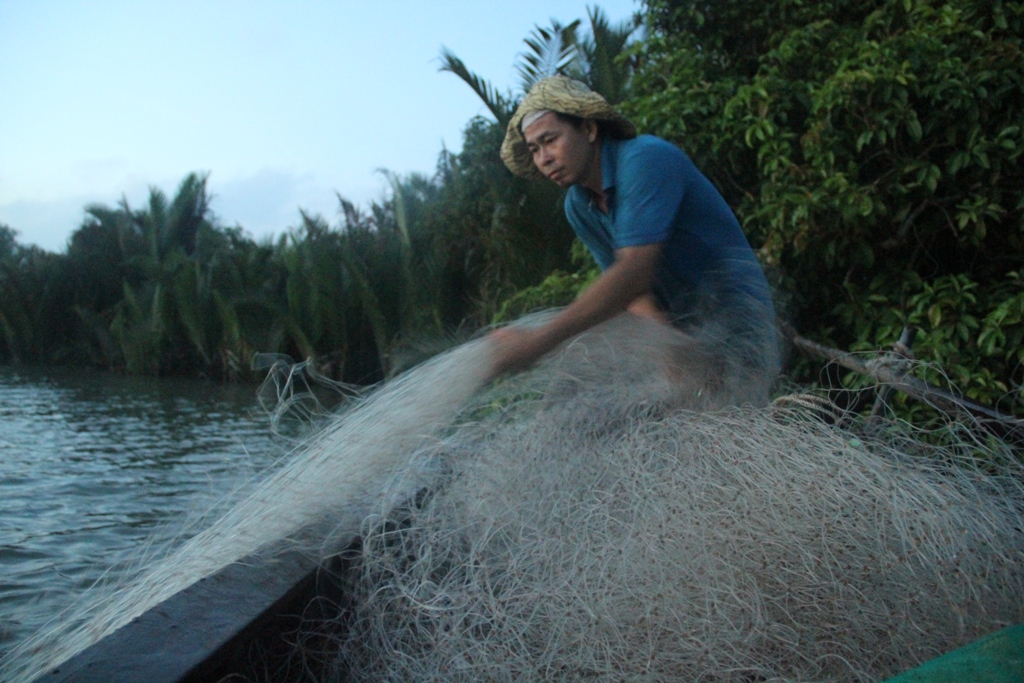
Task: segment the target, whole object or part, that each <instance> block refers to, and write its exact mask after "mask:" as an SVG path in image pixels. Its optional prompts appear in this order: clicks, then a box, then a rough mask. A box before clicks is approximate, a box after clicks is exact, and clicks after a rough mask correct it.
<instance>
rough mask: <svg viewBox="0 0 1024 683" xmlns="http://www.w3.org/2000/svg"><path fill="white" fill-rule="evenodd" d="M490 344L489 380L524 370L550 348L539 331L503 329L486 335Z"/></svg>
mask: <svg viewBox="0 0 1024 683" xmlns="http://www.w3.org/2000/svg"><path fill="white" fill-rule="evenodd" d="M487 341H488V342H490V344H491V353H492V355H491V374H490V376H491V379H494V378H496V377H498V376H499V375H503V374H505V373H506V372H519V371H521V370H526V369H527V368H529V367H530V366H531V365H533V364H534V363H536V362H537V360H538V359H539V358H540V357H541V356H543V355H544V354H545V353H547V352H548V351H550V350H551V347H550V346H549V345H548V344H546V343H545V342H544V339H543V335H542V334H541V333H540V331H539V330H524V329H515V328H511V327H505V328H502V329H500V330H495V331H494V332H491V333H490V334H489V335H487Z"/></svg>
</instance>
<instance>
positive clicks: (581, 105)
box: [501, 76, 636, 179]
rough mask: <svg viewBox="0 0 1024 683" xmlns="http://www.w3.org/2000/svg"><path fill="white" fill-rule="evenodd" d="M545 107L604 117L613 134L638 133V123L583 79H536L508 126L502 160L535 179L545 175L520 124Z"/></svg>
mask: <svg viewBox="0 0 1024 683" xmlns="http://www.w3.org/2000/svg"><path fill="white" fill-rule="evenodd" d="M545 110H547V111H553V112H558V113H560V114H569V115H570V116H578V117H579V118H581V119H594V120H595V121H600V122H601V123H602V124H603V128H604V130H605V131H606V132H607V133H608V135H610V136H611V137H613V138H622V139H626V138H633V137H636V126H634V125H633V124H632V123H630V122H629V119H627V118H626V117H624V116H623V115H622V114H620V113H619V112H618V111H616V109H615V107H613V106H612V105H610V104H608V101H607V100H606V99H604V98H603V97H601V96H600V95H598V94H597V93H596V92H594V91H593V90H591V89H590V88H588V87H587V86H585V85H583V84H582V83H580V82H579V81H574V80H573V79H571V78H567V77H566V76H551V77H550V78H545V79H544V80H541V81H537V82H536V83H534V85H533V87H532V88H530V92H528V93H527V94H526V97H524V98H523V101H522V102H520V103H519V107H518V108H517V109H516V113H515V114H513V116H512V120H511V121H509V122H508V128H507V129H506V130H505V141H504V142H503V143H501V160H502V161H504V162H505V165H506V166H508V169H509V170H510V171H512V172H513V173H515V174H516V175H519V176H523V177H525V178H534V179H540V178H543V177H544V174H543V173H541V172H540V171H539V170H538V169H537V167H536V166H535V165H534V163H533V155H531V154H530V150H528V149H527V148H526V138H525V137H523V131H521V130H520V129H519V127H520V125H521V124H522V121H523V117H524V116H526V115H528V114H530V113H532V112H536V111H545Z"/></svg>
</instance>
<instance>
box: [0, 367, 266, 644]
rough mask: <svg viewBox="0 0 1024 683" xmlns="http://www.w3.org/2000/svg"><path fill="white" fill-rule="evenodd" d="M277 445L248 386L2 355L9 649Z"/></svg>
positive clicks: (0, 617) (1, 593)
mask: <svg viewBox="0 0 1024 683" xmlns="http://www.w3.org/2000/svg"><path fill="white" fill-rule="evenodd" d="M281 452H283V446H282V444H280V443H276V442H275V440H274V439H273V438H272V436H271V434H270V427H269V420H268V418H267V417H266V416H265V415H264V414H263V413H262V412H261V411H260V410H259V409H258V407H257V403H256V399H255V388H254V387H252V386H221V385H217V384H213V383H210V382H204V381H198V380H196V381H192V380H188V381H181V380H165V379H161V380H157V379H152V378H144V379H140V378H130V377H119V376H116V375H110V374H105V373H99V372H86V371H81V370H62V369H48V370H42V369H22V368H9V367H6V368H5V367H0V657H2V655H3V654H4V653H5V652H7V651H8V650H9V649H10V648H11V647H12V645H13V644H14V643H16V642H18V641H20V640H21V639H23V638H24V637H26V636H28V635H30V634H31V633H33V632H34V631H36V630H37V629H38V628H40V627H41V626H42V625H43V624H45V623H46V622H47V621H49V620H51V619H53V618H55V617H56V616H57V615H58V614H59V612H60V610H61V609H63V608H64V607H65V606H67V605H69V604H70V603H71V602H72V600H73V599H74V597H75V596H77V595H80V594H81V593H82V592H83V591H84V590H85V589H86V588H87V587H88V586H90V585H92V584H93V583H94V582H96V581H97V580H98V579H100V578H101V577H104V572H106V571H107V570H108V568H109V567H111V566H112V565H113V564H114V563H117V562H123V561H126V560H131V559H132V558H139V557H141V556H142V554H143V552H144V551H146V549H148V552H149V553H152V552H158V551H159V545H160V544H161V543H165V542H166V541H161V540H159V539H161V538H165V539H166V538H170V537H172V536H173V535H174V533H173V530H174V529H175V528H180V527H181V526H182V523H183V520H185V519H186V518H188V517H190V516H193V517H194V516H195V515H196V514H198V513H201V512H202V511H203V510H204V509H208V508H209V507H210V506H211V505H213V504H214V503H215V502H216V501H217V500H219V499H222V498H223V497H224V496H225V494H226V493H227V492H229V491H230V490H231V489H233V488H234V487H236V486H237V485H239V484H240V483H242V482H243V481H245V480H247V479H249V478H251V477H252V476H254V475H255V474H256V473H258V472H259V471H261V470H263V469H265V468H267V467H268V466H269V465H271V464H272V463H273V460H274V458H275V457H276V456H277V455H278V454H280V453H281ZM154 539H157V540H154ZM110 578H112V579H114V580H116V578H117V577H116V572H115V574H114V575H113V576H111V575H110V574H108V575H107V576H105V577H104V580H106V579H110Z"/></svg>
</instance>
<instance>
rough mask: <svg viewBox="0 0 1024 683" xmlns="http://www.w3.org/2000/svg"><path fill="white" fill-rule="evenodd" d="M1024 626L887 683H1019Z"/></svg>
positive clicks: (1022, 669)
mask: <svg viewBox="0 0 1024 683" xmlns="http://www.w3.org/2000/svg"><path fill="white" fill-rule="evenodd" d="M1022 682H1024V624H1019V625H1017V626H1010V627H1009V628H1004V629H1003V630H1002V631H996V632H995V633H993V634H991V635H989V636H985V637H984V638H982V639H981V640H977V641H975V642H973V643H971V644H970V645H966V646H964V647H962V648H960V649H959V650H953V651H952V652H950V653H949V654H945V655H943V656H941V657H939V658H937V659H933V660H931V661H930V662H925V663H924V664H922V665H921V666H919V667H917V668H916V669H911V670H910V671H907V672H904V673H902V674H900V675H899V676H896V677H895V678H890V679H889V680H888V681H886V683H1022Z"/></svg>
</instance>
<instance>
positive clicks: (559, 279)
mask: <svg viewBox="0 0 1024 683" xmlns="http://www.w3.org/2000/svg"><path fill="white" fill-rule="evenodd" d="M572 263H573V266H574V267H575V270H573V271H571V272H566V271H562V270H556V271H555V272H553V273H551V274H550V275H548V276H547V277H546V278H544V280H543V281H542V282H541V283H540V284H538V285H535V286H532V287H526V288H524V289H521V290H519V291H518V292H516V293H515V294H513V295H512V296H510V297H509V298H508V299H506V300H505V301H504V303H502V305H501V308H499V309H498V312H497V313H495V315H494V318H493V319H492V322H493V323H503V322H510V321H512V320H515V319H516V318H518V317H520V316H522V315H525V314H527V313H531V312H533V311H539V310H542V309H545V308H554V307H558V306H567V305H569V304H570V303H572V302H573V301H574V300H575V299H576V297H578V296H579V295H580V293H581V292H582V291H583V290H584V289H586V288H587V287H589V286H590V285H591V283H593V282H594V280H596V279H597V278H598V276H600V274H601V269H600V268H599V267H598V265H597V262H596V261H594V258H593V256H591V255H590V252H589V251H587V248H586V247H585V246H583V243H582V242H580V241H579V240H578V239H577V240H575V241H574V242H573V244H572Z"/></svg>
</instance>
